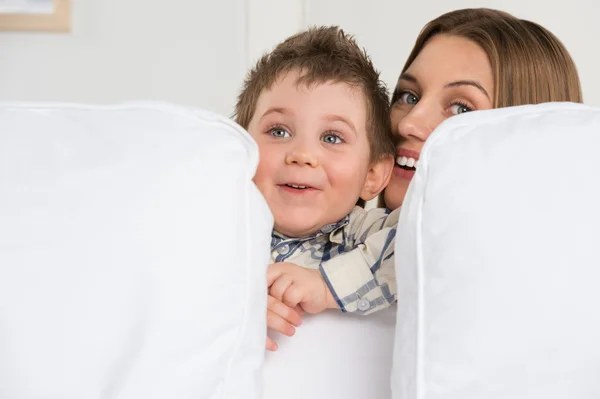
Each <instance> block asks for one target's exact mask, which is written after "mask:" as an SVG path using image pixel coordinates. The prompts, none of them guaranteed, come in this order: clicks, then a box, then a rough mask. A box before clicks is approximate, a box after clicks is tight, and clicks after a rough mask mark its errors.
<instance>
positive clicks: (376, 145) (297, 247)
mask: <svg viewBox="0 0 600 399" xmlns="http://www.w3.org/2000/svg"><path fill="white" fill-rule="evenodd" d="M236 122H237V123H238V124H240V125H241V126H242V127H244V128H245V129H246V130H248V132H249V133H250V134H251V135H252V137H253V138H254V139H255V140H256V142H257V144H258V147H259V152H260V162H259V166H258V170H257V172H256V175H255V177H254V182H255V184H256V186H257V187H258V189H259V190H260V191H261V193H262V195H263V196H264V198H265V200H266V201H267V204H268V205H269V208H270V210H271V212H272V213H273V215H274V219H275V226H274V230H273V235H272V241H271V250H272V256H271V259H272V262H273V263H274V264H273V265H271V266H270V268H269V271H268V276H267V279H268V283H269V295H270V297H269V310H268V325H269V327H270V328H273V329H276V330H277V331H279V332H282V333H284V334H286V335H292V334H293V333H294V329H293V327H292V325H291V324H295V325H298V324H299V322H300V321H299V320H298V317H296V318H294V317H293V312H289V308H286V307H285V306H283V304H285V305H287V306H289V307H290V308H294V307H296V309H298V305H299V307H300V310H301V311H306V312H309V313H318V312H321V311H323V310H324V309H326V308H339V309H341V310H342V311H346V312H355V313H361V314H368V313H372V312H374V311H376V310H379V309H382V308H384V307H387V306H388V305H390V304H391V303H393V302H394V301H395V294H396V284H395V277H394V261H393V253H394V235H395V232H396V223H397V220H398V214H397V212H396V211H395V212H393V213H391V214H389V213H388V211H386V210H384V209H372V210H370V211H366V210H364V209H363V208H362V207H360V206H355V205H356V204H357V203H361V202H363V203H364V201H368V200H371V199H373V198H375V197H376V196H377V195H378V194H379V193H380V192H381V190H383V188H384V187H385V186H386V185H387V183H388V181H389V179H390V176H391V173H392V169H393V166H394V156H395V152H396V147H395V140H394V137H393V135H392V131H391V127H390V119H389V99H388V94H387V90H386V88H385V86H384V85H383V84H382V83H381V81H380V80H379V73H378V72H377V71H376V70H375V69H374V67H373V65H372V63H371V61H370V59H369V58H368V56H367V55H366V54H365V52H364V51H363V50H361V49H360V48H359V47H358V46H357V44H356V43H355V41H354V40H353V38H352V37H350V36H348V35H346V34H345V33H344V32H343V31H342V30H341V29H339V28H337V27H320V28H311V29H308V30H307V31H305V32H302V33H299V34H296V35H294V36H292V37H290V38H288V39H287V40H285V41H283V42H282V43H280V44H279V45H278V46H276V47H275V49H274V50H273V51H272V52H271V53H269V54H267V55H265V56H263V57H262V58H261V59H260V60H259V61H258V63H257V64H256V66H255V68H254V69H252V70H251V71H250V72H249V74H248V76H247V78H246V81H245V83H244V87H243V89H242V92H241V94H240V96H239V98H238V103H237V105H236ZM281 302H283V304H281ZM267 347H268V348H269V349H272V350H274V349H276V345H275V344H274V343H273V342H272V341H270V342H269V343H268V344H267Z"/></svg>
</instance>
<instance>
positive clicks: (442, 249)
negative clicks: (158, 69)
mask: <svg viewBox="0 0 600 399" xmlns="http://www.w3.org/2000/svg"><path fill="white" fill-rule="evenodd" d="M599 146H600V110H596V109H591V108H587V107H583V106H577V105H572V104H550V105H541V106H535V107H533V106H532V107H518V108H515V109H506V110H494V111H485V112H481V113H473V114H471V115H464V116H460V117H456V118H452V119H451V120H449V121H448V122H447V123H444V124H442V125H441V126H440V128H439V129H438V130H437V131H436V132H435V133H434V135H433V136H432V138H431V139H430V140H429V141H428V143H427V145H426V148H425V149H424V151H423V154H422V158H421V160H420V164H419V165H420V167H419V171H418V173H417V175H416V177H415V181H414V183H413V184H412V185H411V189H410V192H409V195H408V197H407V203H406V205H405V207H404V209H403V211H402V215H401V223H400V228H399V233H398V237H399V239H398V240H397V243H396V245H397V274H398V282H399V288H400V296H399V303H398V307H397V309H396V307H392V308H390V309H388V310H387V311H384V312H381V313H379V314H376V315H372V316H367V317H363V318H360V317H353V316H350V315H341V314H339V313H337V312H327V313H325V314H321V315H317V316H312V317H310V316H307V317H306V318H305V322H304V324H303V326H302V327H300V328H299V329H298V331H297V334H296V336H294V337H292V338H287V337H281V336H279V337H277V339H278V342H279V343H280V350H279V351H278V352H276V353H268V354H266V356H265V352H264V344H265V334H266V326H265V312H264V309H265V304H266V300H265V299H266V298H265V293H266V287H265V281H264V273H265V270H266V263H267V261H268V255H269V242H270V226H271V225H272V217H271V215H270V213H269V211H268V208H267V207H266V204H265V203H264V201H263V199H262V197H261V196H260V194H259V193H258V192H257V190H256V188H255V187H254V185H253V184H252V182H251V177H252V175H253V173H254V170H255V168H256V163H257V149H256V146H255V144H254V143H253V142H252V140H251V139H250V138H249V136H248V135H247V134H246V132H244V131H243V130H242V129H241V128H239V127H238V126H236V125H235V124H233V123H231V122H230V121H228V120H227V119H226V118H223V117H219V116H217V115H214V114H211V113H209V112H205V111H201V110H190V109H185V108H182V107H176V106H172V105H168V104H142V103H138V104H128V105H121V106H85V105H64V104H62V105H61V104H4V105H1V106H0V398H3V399H4V398H7V399H13V398H14V399H17V398H18V399H22V398H28V399H29V398H88V397H89V398H92V397H93V398H127V399H134V398H135V399H137V398H140V399H141V398H202V399H204V398H206V399H209V398H210V399H213V398H214V399H216V398H219V399H221V398H222V399H225V398H226V399H258V398H265V399H274V398H286V399H296V398H298V399H299V398H307V397H311V398H344V399H353V398H356V399H359V398H360V399H363V398H365V397H367V398H375V399H389V398H392V397H393V398H394V399H455V398H461V399H471V398H486V399H495V398H508V397H510V398H526V399H538V398H540V399H541V398H544V399H555V398H556V399H558V398H564V397H573V398H578V399H588V398H589V399H592V398H596V399H597V398H598V397H600V382H598V381H597V380H599V379H597V375H598V372H600V349H599V348H600V344H598V343H596V342H595V341H596V337H598V336H600V312H597V311H596V309H595V307H596V304H597V303H600V295H599V294H598V293H597V292H598V291H597V290H596V289H595V285H596V282H597V281H598V280H599V279H598V277H600V275H599V272H598V266H600V254H599V253H598V250H597V249H596V248H597V245H596V243H597V242H600V234H599V231H600V216H599V215H600V212H599V211H598V210H597V205H596V203H598V202H600V189H599V187H598V183H597V182H598V181H599V180H598V179H597V175H598V174H599V173H600V158H599V157H597V156H596V151H597V150H596V149H597V148H599ZM396 312H397V314H398V319H397V321H396ZM394 342H395V344H394ZM392 362H393V369H392Z"/></svg>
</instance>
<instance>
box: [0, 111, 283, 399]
mask: <svg viewBox="0 0 600 399" xmlns="http://www.w3.org/2000/svg"><path fill="white" fill-rule="evenodd" d="M257 161H258V153H257V148H256V146H255V145H254V143H253V142H252V141H251V139H250V138H249V136H247V134H246V133H245V132H244V131H243V130H242V129H241V128H239V127H238V126H237V125H235V124H233V123H231V122H229V121H227V120H226V119H225V118H221V117H218V116H216V115H213V114H210V113H208V112H204V111H195V112H194V111H189V110H186V109H183V108H178V107H173V106H168V105H161V104H129V105H124V106H117V107H103V106H97V107H92V106H76V105H52V104H45V105H44V104H38V105H34V104H29V105H28V104H20V105H19V104H14V105H8V104H5V105H2V106H0V397H1V398H7V399H9V398H10V399H13V398H15V399H16V398H19V399H25V398H61V399H68V398H120V399H121V398H122V399H125V398H131V399H133V398H135V399H141V398H144V399H148V398H195V399H204V398H227V399H237V398H239V399H242V398H243V399H255V398H259V397H260V389H261V386H260V385H261V374H260V369H261V366H262V362H263V359H264V345H265V334H266V325H265V311H264V309H265V307H266V282H265V272H266V267H267V264H268V259H269V249H270V248H269V244H270V229H271V226H272V218H271V215H270V213H269V211H268V209H267V207H266V204H265V203H264V201H263V200H262V197H260V195H259V193H258V191H257V190H256V189H255V187H254V185H253V184H252V182H251V178H252V175H253V173H254V171H255V168H256V165H257Z"/></svg>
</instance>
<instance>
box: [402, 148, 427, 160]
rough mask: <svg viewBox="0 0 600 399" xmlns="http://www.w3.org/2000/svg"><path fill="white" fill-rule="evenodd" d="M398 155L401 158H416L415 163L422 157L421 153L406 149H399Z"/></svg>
mask: <svg viewBox="0 0 600 399" xmlns="http://www.w3.org/2000/svg"><path fill="white" fill-rule="evenodd" d="M396 155H398V156H400V157H406V158H414V160H415V161H418V160H419V157H420V156H421V153H420V152H417V151H413V150H409V149H406V148H402V147H398V149H397V150H396Z"/></svg>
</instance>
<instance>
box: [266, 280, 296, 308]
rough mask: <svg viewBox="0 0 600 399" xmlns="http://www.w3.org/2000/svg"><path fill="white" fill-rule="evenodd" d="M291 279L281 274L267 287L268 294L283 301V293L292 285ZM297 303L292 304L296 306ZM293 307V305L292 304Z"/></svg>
mask: <svg viewBox="0 0 600 399" xmlns="http://www.w3.org/2000/svg"><path fill="white" fill-rule="evenodd" d="M292 283H293V281H292V278H291V277H290V276H288V275H287V274H282V275H281V276H279V278H278V279H277V280H275V281H274V282H273V283H272V284H271V286H270V287H269V295H271V296H273V297H275V298H277V299H279V300H280V301H282V302H283V295H284V294H285V291H287V290H288V289H289V288H290V286H291V285H292ZM296 305H297V304H294V306H296ZM292 307H293V306H292Z"/></svg>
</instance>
